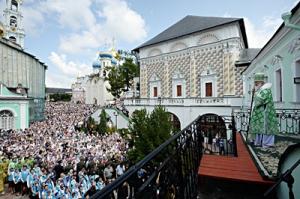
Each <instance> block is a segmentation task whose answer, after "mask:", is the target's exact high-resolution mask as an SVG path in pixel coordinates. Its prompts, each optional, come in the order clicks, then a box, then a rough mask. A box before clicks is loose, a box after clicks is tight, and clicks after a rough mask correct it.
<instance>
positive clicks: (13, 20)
mask: <svg viewBox="0 0 300 199" xmlns="http://www.w3.org/2000/svg"><path fill="white" fill-rule="evenodd" d="M9 25H10V26H12V27H15V28H16V27H17V26H18V25H17V17H15V16H10V21H9Z"/></svg>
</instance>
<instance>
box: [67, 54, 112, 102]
mask: <svg viewBox="0 0 300 199" xmlns="http://www.w3.org/2000/svg"><path fill="white" fill-rule="evenodd" d="M115 53H116V52H115V51H114V50H109V51H102V52H99V53H98V55H97V59H96V60H95V61H94V63H93V73H92V74H90V75H86V76H84V77H78V78H77V81H76V82H75V83H74V84H72V86H71V88H72V102H74V103H85V104H96V105H100V106H105V105H108V104H109V103H110V102H111V101H112V100H113V96H112V95H111V94H110V93H109V92H108V91H107V88H109V87H110V85H109V83H108V82H107V81H105V77H106V76H107V75H108V70H107V68H109V67H112V66H116V65H117V64H118V60H117V59H116V58H115Z"/></svg>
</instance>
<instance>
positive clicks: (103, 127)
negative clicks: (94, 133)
mask: <svg viewBox="0 0 300 199" xmlns="http://www.w3.org/2000/svg"><path fill="white" fill-rule="evenodd" d="M98 133H99V134H100V135H105V134H106V133H107V116H106V112H105V110H104V109H102V111H101V114H100V123H99V124H98Z"/></svg>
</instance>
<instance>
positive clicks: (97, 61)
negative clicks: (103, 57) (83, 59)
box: [93, 60, 101, 68]
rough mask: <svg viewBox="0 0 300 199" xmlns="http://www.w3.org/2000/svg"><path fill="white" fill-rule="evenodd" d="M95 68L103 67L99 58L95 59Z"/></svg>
mask: <svg viewBox="0 0 300 199" xmlns="http://www.w3.org/2000/svg"><path fill="white" fill-rule="evenodd" d="M93 68H101V62H100V61H99V60H96V61H94V62H93Z"/></svg>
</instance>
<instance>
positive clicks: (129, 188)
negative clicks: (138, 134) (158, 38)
mask: <svg viewBox="0 0 300 199" xmlns="http://www.w3.org/2000/svg"><path fill="white" fill-rule="evenodd" d="M200 129H201V126H200V123H199V122H198V119H196V120H195V121H194V122H192V123H191V124H190V125H189V126H187V127H186V128H185V129H184V130H182V131H180V132H179V133H177V134H175V135H174V136H172V137H171V138H170V139H169V140H167V141H166V142H165V143H163V144H162V145H160V146H159V147H158V148H156V149H155V150H154V151H153V152H151V153H150V154H149V155H147V156H146V157H145V158H144V159H143V160H141V161H140V162H138V163H137V164H135V165H134V166H132V167H131V168H129V169H128V170H127V172H126V173H124V174H123V175H122V176H120V177H119V178H118V179H116V180H115V181H114V182H112V183H111V184H109V185H107V186H106V187H104V188H103V189H102V190H101V191H99V192H97V193H96V194H94V195H93V196H92V198H97V199H111V198H118V199H125V198H135V199H136V198H138V199H140V198H142V199H143V198H145V199H146V198H147V199H148V198H183V199H185V198H186V199H189V198H196V197H197V193H198V167H199V164H200V160H201V157H202V140H203V139H202V134H201V133H199V132H200Z"/></svg>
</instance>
